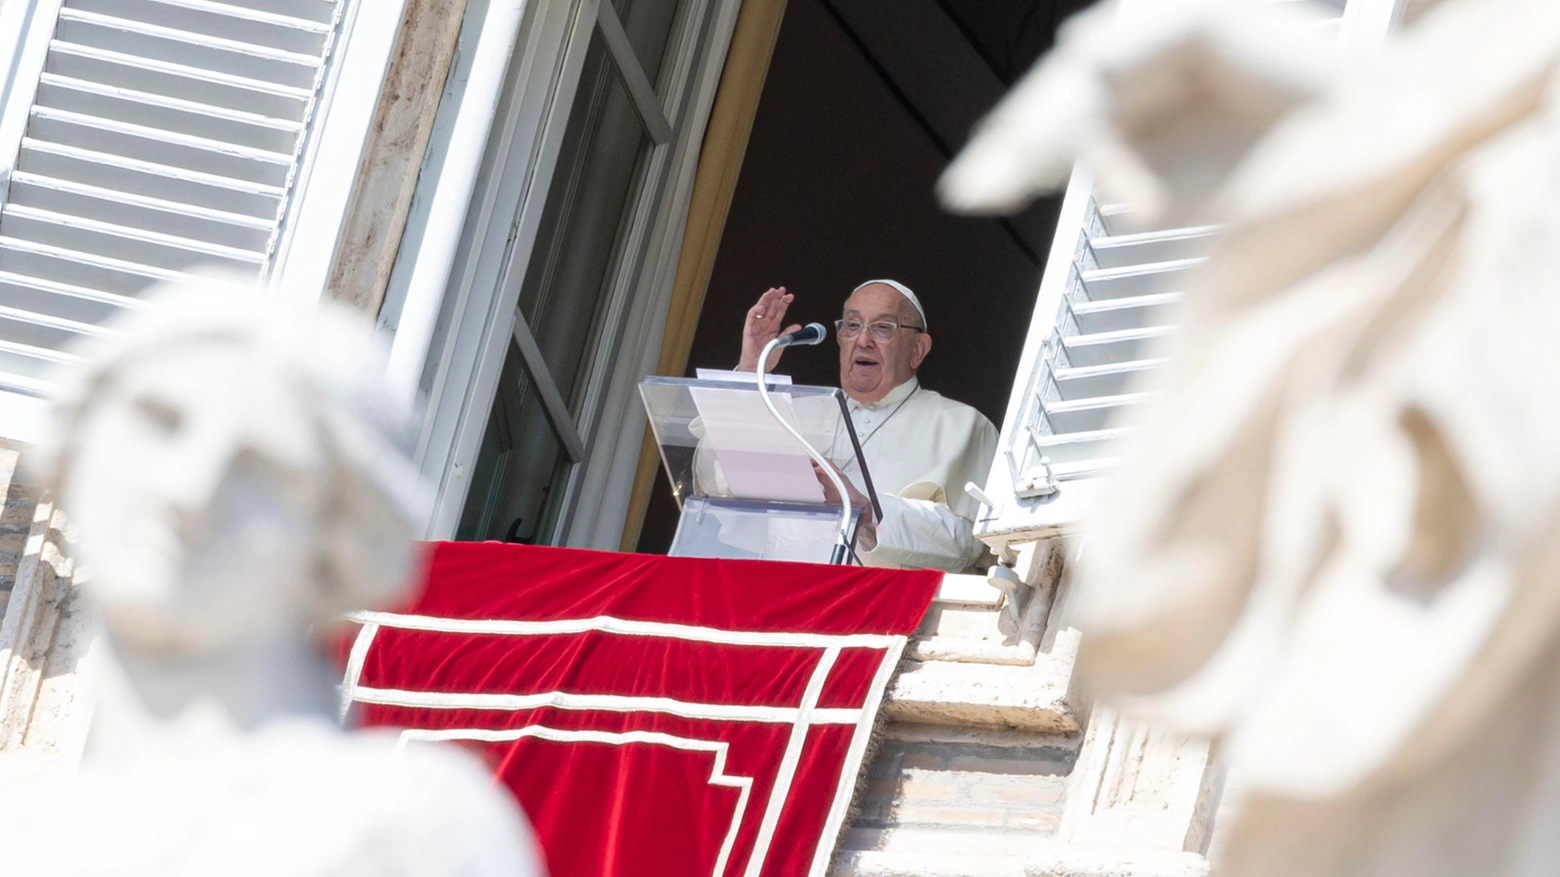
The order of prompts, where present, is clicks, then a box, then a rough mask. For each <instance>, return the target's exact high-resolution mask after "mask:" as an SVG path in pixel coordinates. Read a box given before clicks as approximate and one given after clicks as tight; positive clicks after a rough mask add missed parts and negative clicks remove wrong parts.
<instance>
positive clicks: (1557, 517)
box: [943, 0, 1560, 877]
mask: <svg viewBox="0 0 1560 877" xmlns="http://www.w3.org/2000/svg"><path fill="white" fill-rule="evenodd" d="M1254 5H1255V4H1250V3H1240V2H1234V0H1231V2H1224V3H1215V2H1195V3H1194V2H1187V3H1163V4H1159V6H1158V8H1157V10H1155V11H1153V12H1152V13H1151V14H1152V15H1154V16H1155V17H1154V18H1153V19H1146V18H1137V19H1131V18H1128V19H1121V18H1116V17H1113V16H1111V15H1109V14H1108V13H1106V12H1104V11H1100V10H1096V11H1095V12H1093V13H1090V14H1089V15H1088V16H1086V17H1083V18H1080V19H1079V20H1077V21H1076V22H1075V23H1074V24H1073V25H1072V26H1070V27H1069V28H1068V30H1067V31H1066V33H1065V34H1064V37H1063V39H1062V41H1061V42H1060V44H1059V46H1058V49H1057V50H1056V52H1055V53H1054V54H1053V55H1052V56H1051V57H1050V58H1049V59H1047V60H1046V61H1045V62H1043V63H1042V64H1041V65H1040V66H1039V67H1038V68H1037V69H1036V70H1035V71H1034V72H1032V73H1031V74H1030V75H1029V77H1028V78H1027V79H1026V81H1025V82H1024V83H1022V84H1020V85H1019V86H1018V87H1017V88H1016V89H1015V90H1014V92H1013V94H1012V95H1011V96H1010V97H1009V98H1008V100H1007V101H1006V102H1005V103H1004V104H1003V105H1002V106H1001V107H999V108H998V109H997V111H996V112H994V113H993V115H992V116H991V118H990V119H989V120H988V121H987V123H986V124H985V126H984V127H983V128H982V130H981V131H980V132H979V133H978V134H977V136H976V138H975V139H974V141H973V142H972V143H971V145H970V147H969V149H968V150H967V151H966V152H965V154H963V155H962V156H960V158H959V159H958V160H957V161H956V162H955V164H954V165H953V167H952V168H950V170H949V172H948V174H947V176H946V177H945V178H944V180H943V195H944V198H945V200H946V201H947V202H948V203H949V204H950V205H952V206H955V207H958V208H962V209H965V210H970V211H978V210H998V209H1006V208H1010V207H1012V206H1015V205H1017V204H1021V203H1023V201H1024V200H1026V199H1027V198H1028V197H1029V196H1031V195H1032V194H1034V193H1036V192H1037V191H1040V190H1043V189H1045V188H1049V187H1053V186H1055V185H1057V184H1059V183H1061V182H1062V181H1063V173H1062V171H1063V169H1065V168H1066V167H1067V163H1068V161H1069V160H1070V159H1071V158H1073V157H1075V156H1082V157H1083V158H1084V159H1085V160H1086V161H1090V162H1092V163H1093V164H1094V165H1095V166H1096V170H1097V172H1098V174H1099V179H1100V184H1101V185H1102V186H1104V187H1106V188H1108V189H1110V190H1111V192H1112V194H1114V195H1118V196H1121V197H1125V198H1128V199H1135V200H1136V201H1138V202H1139V203H1145V204H1147V205H1148V206H1149V207H1152V208H1155V209H1157V210H1158V211H1160V212H1161V213H1163V214H1167V215H1179V216H1194V217H1197V219H1198V221H1201V222H1216V223H1220V224H1223V225H1224V226H1225V231H1224V232H1223V234H1222V235H1221V237H1220V239H1219V241H1218V243H1217V245H1216V248H1215V251H1214V253H1213V255H1212V257H1211V258H1210V260H1209V262H1208V264H1207V266H1206V267H1205V268H1204V269H1203V270H1202V271H1201V272H1200V274H1199V275H1198V276H1196V277H1195V278H1194V279H1193V281H1192V282H1191V283H1190V284H1189V297H1188V305H1187V307H1186V310H1185V312H1184V315H1183V320H1182V323H1183V328H1182V331H1181V333H1180V335H1179V337H1178V338H1177V339H1176V340H1175V342H1174V345H1173V350H1172V351H1170V353H1171V355H1172V357H1173V360H1172V365H1171V366H1170V368H1169V369H1167V370H1166V373H1165V374H1164V375H1163V376H1162V379H1161V386H1159V387H1158V389H1159V390H1160V391H1161V392H1160V394H1159V395H1158V397H1157V398H1156V401H1155V403H1154V405H1153V406H1152V408H1151V411H1150V413H1149V414H1148V415H1147V418H1146V423H1144V425H1143V429H1142V430H1141V431H1140V433H1139V434H1138V435H1137V436H1136V437H1135V438H1134V439H1133V442H1134V447H1132V448H1130V449H1129V452H1128V454H1127V459H1128V462H1127V463H1126V465H1125V466H1124V467H1123V471H1122V472H1121V473H1120V474H1119V476H1118V477H1117V478H1116V481H1115V484H1114V485H1113V495H1112V497H1111V498H1110V500H1109V501H1108V502H1106V503H1105V504H1104V505H1103V506H1102V507H1101V508H1099V509H1097V510H1096V514H1095V515H1094V518H1093V520H1092V522H1091V525H1090V528H1089V533H1088V542H1087V549H1086V552H1085V554H1084V557H1083V564H1082V568H1081V570H1080V581H1079V600H1080V602H1081V608H1080V615H1081V618H1080V621H1079V627H1080V628H1081V629H1083V630H1084V631H1085V640H1084V652H1083V654H1082V655H1081V657H1080V667H1081V668H1083V669H1084V670H1085V671H1086V672H1087V673H1088V678H1089V679H1090V681H1091V682H1092V684H1093V685H1094V686H1095V687H1096V689H1097V690H1098V691H1099V692H1100V693H1101V694H1103V695H1105V696H1107V697H1109V698H1111V699H1112V700H1113V702H1115V703H1116V704H1118V705H1121V706H1123V707H1125V708H1127V709H1128V711H1129V712H1133V713H1135V714H1136V715H1139V716H1146V717H1151V718H1156V719H1159V720H1163V721H1167V722H1170V723H1172V724H1174V725H1175V726H1177V727H1179V728H1181V729H1183V730H1186V731H1191V732H1199V733H1205V734H1210V735H1213V736H1215V737H1216V738H1217V740H1218V748H1219V749H1220V751H1221V752H1222V754H1223V756H1224V757H1225V758H1226V760H1227V761H1228V763H1229V764H1230V766H1231V769H1232V776H1234V777H1236V778H1237V779H1238V780H1239V782H1240V783H1241V785H1242V786H1243V787H1245V789H1246V790H1247V797H1246V800H1245V802H1244V806H1243V807H1242V808H1241V809H1240V811H1239V815H1238V816H1237V817H1236V821H1235V822H1234V824H1232V825H1230V826H1226V827H1225V828H1223V829H1221V830H1222V831H1226V832H1228V834H1227V836H1226V838H1225V840H1226V848H1225V850H1224V853H1223V856H1222V858H1221V860H1220V861H1219V862H1218V863H1217V865H1218V873H1220V874H1225V875H1241V877H1244V875H1329V877H1346V875H1416V877H1424V875H1431V877H1434V875H1448V877H1450V875H1467V874H1480V875H1529V874H1532V875H1538V874H1552V873H1554V872H1555V871H1556V869H1557V868H1560V832H1556V831H1555V830H1554V826H1555V825H1556V824H1560V629H1557V628H1560V410H1557V404H1556V401H1555V400H1556V399H1560V356H1557V355H1556V353H1555V350H1556V343H1557V342H1556V339H1557V338H1560V129H1557V125H1560V113H1557V107H1556V99H1557V97H1560V88H1557V86H1560V4H1557V3H1554V2H1553V0H1441V2H1418V3H1415V4H1412V7H1411V8H1410V12H1411V13H1412V14H1411V15H1410V17H1409V20H1408V21H1407V22H1406V24H1405V26H1404V27H1403V28H1402V30H1401V31H1400V32H1399V33H1398V34H1397V35H1395V36H1394V37H1392V38H1389V40H1388V42H1387V44H1386V46H1385V48H1384V50H1383V51H1382V53H1381V54H1380V55H1379V56H1375V57H1365V56H1358V57H1344V58H1343V59H1342V60H1341V61H1340V62H1338V63H1337V64H1336V65H1334V63H1333V62H1330V61H1328V60H1327V59H1326V58H1324V57H1323V56H1322V54H1320V53H1319V52H1317V51H1316V50H1303V49H1296V47H1297V46H1303V45H1304V41H1303V40H1301V39H1300V38H1299V37H1297V36H1294V35H1293V33H1292V31H1291V29H1289V28H1288V27H1287V26H1284V25H1282V24H1281V23H1280V22H1279V20H1278V19H1276V18H1264V16H1265V15H1267V14H1268V13H1267V12H1265V11H1263V10H1260V9H1256V8H1253V7H1254ZM1285 46H1287V48H1286V47H1285ZM1308 54H1309V57H1308ZM1186 120H1191V121H1192V122H1193V123H1195V124H1186ZM1060 132H1071V133H1066V134H1065V135H1064V133H1060ZM1078 132H1081V135H1080V134H1079V133H1078ZM1210 157H1211V158H1210Z"/></svg>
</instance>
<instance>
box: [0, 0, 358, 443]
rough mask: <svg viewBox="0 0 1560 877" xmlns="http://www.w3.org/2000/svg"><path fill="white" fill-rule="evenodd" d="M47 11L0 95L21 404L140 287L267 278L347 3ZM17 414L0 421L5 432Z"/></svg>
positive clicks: (146, 4)
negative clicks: (201, 269)
mask: <svg viewBox="0 0 1560 877" xmlns="http://www.w3.org/2000/svg"><path fill="white" fill-rule="evenodd" d="M9 2H12V3H17V2H28V0H9ZM46 5H47V4H46V3H43V2H36V6H37V7H38V13H37V14H35V15H34V20H33V22H32V24H31V28H30V32H29V33H26V34H23V37H24V41H25V43H26V44H27V45H30V46H31V47H32V53H33V57H35V58H37V57H41V59H42V65H41V70H40V69H39V67H38V65H37V63H36V61H34V62H33V66H32V69H31V70H24V72H23V73H22V74H21V76H24V77H25V80H24V81H19V82H13V83H12V84H11V87H10V89H9V90H8V92H7V102H8V105H7V106H6V107H5V112H6V114H7V119H8V120H10V121H11V124H10V126H9V127H10V128H11V129H12V130H14V131H16V132H18V133H20V138H19V140H15V139H13V141H12V142H9V143H0V149H4V150H8V151H9V150H14V152H10V153H9V155H14V157H15V158H14V164H12V165H11V167H12V172H11V174H10V179H9V182H8V187H7V189H6V192H5V194H4V202H3V205H0V393H9V394H13V395H19V396H25V397H31V398H41V397H42V396H44V395H46V394H47V393H48V391H49V387H48V385H47V383H46V381H47V378H46V375H47V372H48V369H49V367H50V366H51V365H52V364H53V363H55V362H58V361H61V360H62V359H64V358H65V356H66V354H63V353H62V352H61V350H62V348H63V347H65V346H66V345H67V344H68V343H69V342H71V341H72V340H73V339H75V338H76V337H78V336H81V335H90V334H94V333H97V332H100V331H102V330H101V329H100V328H99V326H100V325H101V324H102V323H103V321H105V320H106V319H108V318H109V317H110V316H112V315H113V314H114V313H115V312H117V311H119V310H120V309H123V308H128V307H135V306H136V304H137V300H136V296H137V295H138V294H140V293H141V292H142V291H143V290H145V289H146V288H147V287H148V286H150V285H151V284H153V283H156V282H157V281H159V280H164V279H177V278H179V277H182V276H184V273H185V272H187V271H189V270H191V269H193V268H196V267H197V266H215V267H219V268H223V269H227V270H229V271H236V272H241V273H244V274H248V275H252V276H255V277H256V278H257V279H258V278H259V277H260V276H261V275H262V273H263V272H264V271H265V269H266V265H267V261H268V259H269V258H270V257H271V254H272V252H273V250H274V248H275V244H276V239H277V233H278V230H279V226H280V224H281V217H282V216H283V215H284V214H285V211H286V209H287V201H288V196H289V188H290V186H291V184H292V183H293V181H294V179H295V177H296V174H297V169H298V165H299V157H300V155H301V154H302V150H303V146H304V140H305V137H304V132H305V131H306V130H308V129H309V124H308V123H309V119H310V114H311V112H313V110H314V107H315V104H316V100H317V97H318V95H319V93H320V89H321V83H322V82H323V81H324V73H325V69H326V62H327V60H328V59H329V58H330V57H331V52H332V48H333V45H334V44H335V42H336V39H335V37H336V34H337V32H338V24H339V21H338V19H339V18H340V15H341V5H342V4H341V2H340V0H222V2H213V0H64V2H63V4H56V5H57V11H55V10H53V9H49V10H45V8H44V7H45V6H46ZM40 19H41V20H40ZM45 45H46V49H44V48H43V47H44V46H45ZM26 60H27V59H26V55H25V53H24V55H23V60H22V63H23V65H24V66H25V64H26ZM22 106H26V109H25V123H23V122H22V121H20V120H19V119H18V117H17V115H16V114H18V113H20V112H22V109H21V107H22ZM11 136H12V137H13V138H15V136H16V135H15V134H12V135H11ZM24 407H25V406H24ZM15 410H17V409H16V406H12V407H11V408H9V409H8V408H6V407H4V406H0V421H3V419H4V418H5V417H6V415H7V412H8V411H11V412H13V413H14V411H15ZM5 427H6V424H5V423H4V422H0V435H6V434H14V433H15V432H16V431H17V430H9V431H8V430H6V429H5Z"/></svg>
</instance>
